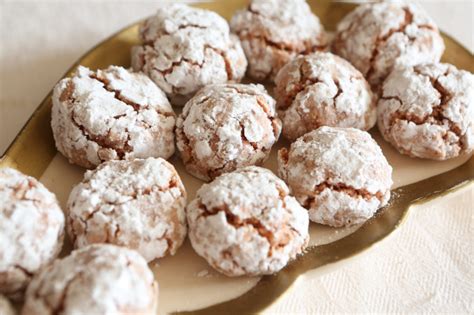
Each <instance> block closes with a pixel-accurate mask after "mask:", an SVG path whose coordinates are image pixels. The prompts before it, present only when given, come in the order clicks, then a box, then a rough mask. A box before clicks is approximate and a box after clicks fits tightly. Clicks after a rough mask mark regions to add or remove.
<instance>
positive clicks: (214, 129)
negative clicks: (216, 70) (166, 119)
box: [176, 84, 281, 181]
mask: <svg viewBox="0 0 474 315" xmlns="http://www.w3.org/2000/svg"><path fill="white" fill-rule="evenodd" d="M280 131H281V121H280V120H279V119H278V118H277V117H276V113H275V100H274V99H273V98H272V97H271V96H269V95H268V94H267V92H266V91H265V88H264V87H263V86H262V85H255V84H216V85H210V86H207V87H205V88H203V89H202V90H201V91H199V92H198V93H197V94H196V95H195V96H194V97H193V98H192V99H191V100H190V101H189V102H188V103H187V104H186V106H185V107H184V109H183V112H182V113H181V115H180V116H179V117H178V120H177V123H176V141H177V147H178V151H179V152H180V155H181V158H182V160H183V162H184V164H185V166H186V169H187V171H188V172H189V173H191V174H192V175H194V176H196V177H198V178H200V179H203V180H206V181H208V180H211V179H213V178H215V177H216V176H218V175H220V174H222V173H225V172H230V171H233V170H235V169H237V168H239V167H243V166H248V165H260V164H262V163H263V162H264V161H265V160H266V159H267V157H268V155H269V153H270V150H271V148H272V146H273V144H274V143H275V142H276V141H277V140H278V137H279V136H280Z"/></svg>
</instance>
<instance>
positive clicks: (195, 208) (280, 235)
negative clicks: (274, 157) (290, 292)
mask: <svg viewBox="0 0 474 315" xmlns="http://www.w3.org/2000/svg"><path fill="white" fill-rule="evenodd" d="M186 215H187V218H188V224H189V238H190V240H191V244H192V246H193V248H194V249H195V250H196V252H197V253H198V254H199V255H200V256H202V257H204V258H205V259H206V260H207V262H208V263H209V264H210V265H211V266H212V267H213V268H215V269H216V270H218V271H219V272H221V273H223V274H225V275H227V276H232V277H233V276H242V275H264V274H272V273H275V272H277V271H279V270H280V269H282V268H283V267H284V266H285V265H286V264H287V263H288V261H289V260H290V259H293V258H295V257H296V255H297V254H299V253H301V252H302V251H303V249H304V248H305V246H306V244H307V242H308V239H309V236H308V225H309V220H308V213H307V211H306V210H305V209H304V208H303V207H301V206H300V205H299V204H298V202H297V201H296V199H295V198H294V197H292V196H290V195H289V191H288V187H287V186H286V185H285V183H284V182H283V181H282V180H281V179H279V178H278V177H277V176H275V175H274V174H273V173H272V172H271V171H269V170H267V169H264V168H261V167H256V166H249V167H245V168H241V169H238V170H236V171H234V172H232V173H227V174H224V175H222V176H219V177H218V178H216V179H215V180H214V181H213V182H211V183H210V184H204V185H203V186H202V187H201V188H200V189H199V190H198V192H197V195H196V199H194V200H193V201H192V202H191V203H190V204H189V205H188V207H187V209H186Z"/></svg>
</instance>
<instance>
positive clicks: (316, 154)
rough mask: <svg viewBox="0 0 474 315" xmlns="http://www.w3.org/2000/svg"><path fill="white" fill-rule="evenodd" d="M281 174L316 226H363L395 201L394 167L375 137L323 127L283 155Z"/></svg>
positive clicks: (300, 140) (354, 130) (280, 160)
mask: <svg viewBox="0 0 474 315" xmlns="http://www.w3.org/2000/svg"><path fill="white" fill-rule="evenodd" d="M278 173H279V176H280V177H281V178H283V180H285V182H286V183H287V184H288V186H289V187H290V189H291V193H292V194H293V195H294V196H295V197H296V199H297V200H298V201H299V202H300V204H301V205H303V206H304V207H305V208H306V209H308V211H309V217H310V219H311V220H312V221H314V222H317V223H321V224H326V225H330V226H334V227H341V226H348V225H353V224H358V223H362V222H364V221H365V220H367V219H369V218H370V217H371V216H372V215H373V214H374V213H375V212H376V211H377V209H379V208H380V207H383V206H384V205H386V204H387V202H388V200H389V199H390V187H391V186H392V167H391V166H390V165H389V164H388V162H387V160H386V158H385V157H384V155H383V153H382V150H381V149H380V147H379V146H378V145H377V143H376V142H375V140H374V139H372V137H371V136H370V134H369V133H367V132H365V131H361V130H358V129H354V128H338V127H321V128H319V129H316V130H314V131H311V132H309V133H307V134H305V135H304V136H302V137H300V138H298V140H296V141H295V142H293V143H292V144H291V147H290V149H289V150H287V149H285V148H283V149H281V150H280V151H279V152H278Z"/></svg>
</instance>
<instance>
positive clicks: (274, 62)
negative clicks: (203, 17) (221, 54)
mask: <svg viewBox="0 0 474 315" xmlns="http://www.w3.org/2000/svg"><path fill="white" fill-rule="evenodd" d="M230 25H231V28H232V31H233V32H235V33H236V34H237V35H238V36H239V38H240V40H241V43H242V47H243V49H244V51H245V54H246V56H247V59H248V62H249V68H248V72H247V73H248V74H249V76H250V77H252V78H253V79H256V80H264V79H270V80H273V78H274V77H275V75H276V74H277V73H278V70H280V68H281V67H282V66H283V65H285V64H286V63H287V62H288V61H290V60H291V59H293V58H294V57H296V56H297V55H299V54H309V53H311V52H314V51H317V50H323V49H325V48H326V46H327V42H328V40H327V35H326V33H325V32H324V29H323V27H322V25H321V23H320V22H319V19H318V17H317V16H315V15H314V14H313V13H312V12H311V9H310V7H309V6H308V4H307V3H306V1H305V0H291V1H288V0H252V1H251V2H250V4H249V6H248V7H247V8H246V9H244V10H240V11H237V13H236V14H235V15H234V16H233V17H232V20H231V22H230Z"/></svg>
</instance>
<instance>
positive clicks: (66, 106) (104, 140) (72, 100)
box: [51, 66, 176, 168]
mask: <svg viewBox="0 0 474 315" xmlns="http://www.w3.org/2000/svg"><path fill="white" fill-rule="evenodd" d="M175 121H176V119H175V114H174V112H173V110H172V108H171V105H170V104H169V102H168V100H167V98H166V96H165V94H164V93H163V92H162V91H161V90H160V89H159V88H158V87H156V85H155V84H154V83H153V82H152V81H151V80H150V79H149V78H148V77H147V76H146V75H144V74H142V73H132V72H129V71H127V70H125V69H124V68H122V67H116V66H110V67H109V68H107V69H106V70H97V71H95V72H94V71H91V70H89V69H88V68H85V67H81V66H80V67H79V68H78V69H77V71H76V73H75V74H74V75H73V76H72V77H71V78H66V79H63V80H61V81H60V82H59V83H58V84H57V85H56V87H55V88H54V93H53V109H52V121H51V126H52V128H53V134H54V139H55V141H56V147H57V148H58V150H59V151H60V152H61V153H62V154H63V155H64V156H66V157H67V158H68V159H69V162H71V163H73V164H77V165H79V166H82V167H86V168H94V167H95V166H97V165H99V164H100V163H102V162H104V161H108V160H116V159H133V158H147V157H162V158H165V159H167V158H169V157H170V156H171V155H173V153H174V132H173V131H174V126H175Z"/></svg>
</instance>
